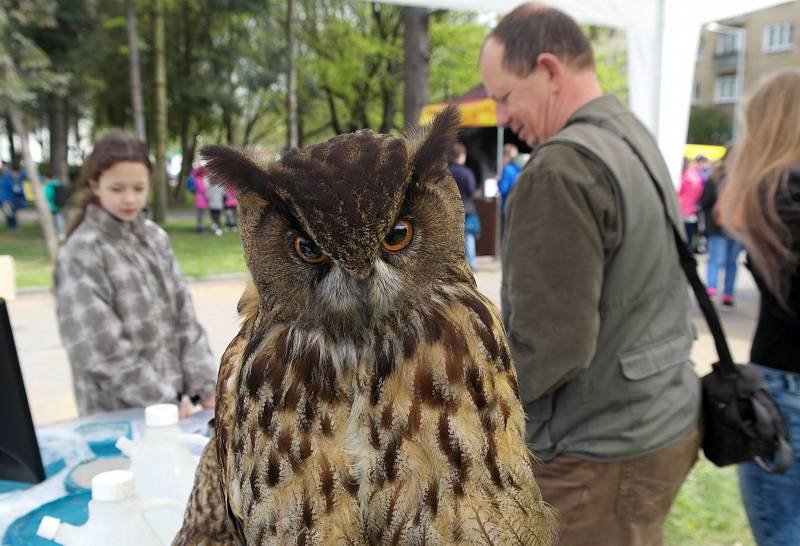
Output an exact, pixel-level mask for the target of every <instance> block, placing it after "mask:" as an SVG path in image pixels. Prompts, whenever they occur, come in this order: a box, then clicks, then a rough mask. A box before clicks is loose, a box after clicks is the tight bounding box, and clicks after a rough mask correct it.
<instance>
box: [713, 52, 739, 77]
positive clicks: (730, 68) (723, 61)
mask: <svg viewBox="0 0 800 546" xmlns="http://www.w3.org/2000/svg"><path fill="white" fill-rule="evenodd" d="M738 62H739V52H738V51H737V50H731V51H726V52H724V53H717V54H716V55H714V72H716V73H717V74H729V73H732V72H736V65H737V64H738Z"/></svg>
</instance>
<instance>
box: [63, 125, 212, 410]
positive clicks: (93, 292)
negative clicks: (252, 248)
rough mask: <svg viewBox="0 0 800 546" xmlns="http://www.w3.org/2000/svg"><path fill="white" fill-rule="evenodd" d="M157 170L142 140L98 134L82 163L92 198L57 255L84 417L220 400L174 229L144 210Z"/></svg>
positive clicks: (66, 339)
mask: <svg viewBox="0 0 800 546" xmlns="http://www.w3.org/2000/svg"><path fill="white" fill-rule="evenodd" d="M151 171H152V165H151V163H150V159H149V157H148V154H147V148H146V147H145V144H144V143H143V142H141V141H139V140H137V139H136V138H134V137H133V136H131V135H128V134H127V133H124V132H122V131H113V132H111V133H108V134H106V135H104V136H103V137H102V138H100V140H98V141H97V142H96V144H95V148H94V150H93V151H92V153H91V155H90V156H89V157H88V159H87V161H86V164H85V165H84V171H83V177H84V180H85V182H86V185H87V198H86V204H85V206H84V209H83V211H82V213H81V214H80V216H79V217H78V218H77V221H76V222H75V224H74V225H73V226H72V228H71V230H70V232H69V235H68V238H67V240H66V242H65V243H64V245H63V246H62V247H61V249H60V250H59V253H58V258H57V260H56V265H55V273H54V275H55V279H54V280H55V282H54V285H55V293H56V314H57V317H58V325H59V331H60V333H61V340H62V343H63V345H64V348H65V349H66V351H67V356H68V357H69V362H70V365H71V367H72V377H73V384H74V388H75V398H76V400H77V403H78V409H79V411H80V413H81V415H86V414H91V413H94V412H99V411H111V410H118V409H123V408H129V407H141V406H146V405H150V404H157V403H164V402H172V403H175V402H178V401H179V397H181V396H182V395H188V396H190V397H192V398H193V399H194V400H198V401H200V402H201V403H202V405H203V406H204V407H207V408H211V407H213V405H214V387H215V383H216V377H217V366H216V365H215V363H214V361H213V356H212V354H211V350H210V349H209V346H208V340H207V338H206V334H205V331H204V330H203V328H202V327H201V326H200V324H199V323H198V322H197V319H196V317H195V313H194V307H193V305H192V299H191V296H190V294H189V290H188V288H187V286H186V282H185V281H184V279H183V276H182V275H181V271H180V267H179V266H178V263H177V261H176V260H175V256H174V254H173V252H172V247H171V245H170V242H169V238H168V237H167V234H166V232H165V231H164V230H163V229H161V228H160V227H159V226H158V225H156V224H155V223H153V222H151V221H150V220H148V219H147V218H146V217H145V214H144V213H143V209H144V208H145V205H146V203H147V195H148V190H149V187H150V174H151ZM184 407H185V406H184Z"/></svg>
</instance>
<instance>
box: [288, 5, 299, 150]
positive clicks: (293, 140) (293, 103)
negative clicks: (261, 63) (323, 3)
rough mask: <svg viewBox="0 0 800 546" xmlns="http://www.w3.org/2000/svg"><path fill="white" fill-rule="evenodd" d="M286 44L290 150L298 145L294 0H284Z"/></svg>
mask: <svg viewBox="0 0 800 546" xmlns="http://www.w3.org/2000/svg"><path fill="white" fill-rule="evenodd" d="M286 7H287V10H286V11H287V13H286V44H287V56H288V59H287V61H288V62H287V66H288V69H289V74H288V80H287V81H288V83H287V89H286V113H287V118H288V119H287V131H286V132H287V135H288V137H289V138H288V142H287V147H288V148H289V149H290V150H291V149H292V148H297V147H298V146H299V145H300V137H299V135H300V131H299V129H298V123H297V65H296V63H295V43H294V42H295V39H294V23H295V21H294V11H295V0H286Z"/></svg>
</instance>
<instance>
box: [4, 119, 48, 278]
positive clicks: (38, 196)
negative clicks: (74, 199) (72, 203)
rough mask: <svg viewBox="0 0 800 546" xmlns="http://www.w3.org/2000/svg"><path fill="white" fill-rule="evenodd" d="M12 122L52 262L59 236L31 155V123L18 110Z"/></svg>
mask: <svg viewBox="0 0 800 546" xmlns="http://www.w3.org/2000/svg"><path fill="white" fill-rule="evenodd" d="M10 115H11V122H12V124H13V125H14V130H15V131H16V133H17V134H18V135H19V140H20V148H21V152H22V162H23V164H24V166H25V171H26V172H27V173H28V180H30V181H31V185H32V186H33V198H34V199H33V200H34V203H35V205H36V212H38V214H39V225H40V226H41V227H42V234H43V235H44V242H45V246H46V247H47V259H48V260H49V261H50V263H53V262H55V259H56V252H57V251H58V238H57V237H56V228H55V225H54V224H53V216H52V214H50V207H48V206H47V200H46V199H45V198H44V191H43V188H42V183H41V181H40V180H39V170H38V169H37V168H36V163H35V162H34V161H33V156H31V151H30V147H29V145H28V139H29V138H30V128H29V127H30V123H29V121H28V120H27V119H26V120H23V119H22V114H20V113H19V112H16V111H12V112H11V114H10Z"/></svg>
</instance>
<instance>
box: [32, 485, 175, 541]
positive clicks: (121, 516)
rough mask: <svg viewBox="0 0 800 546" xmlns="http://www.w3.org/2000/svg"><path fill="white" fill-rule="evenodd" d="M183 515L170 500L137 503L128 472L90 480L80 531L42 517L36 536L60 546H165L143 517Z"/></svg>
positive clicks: (78, 528) (48, 517)
mask: <svg viewBox="0 0 800 546" xmlns="http://www.w3.org/2000/svg"><path fill="white" fill-rule="evenodd" d="M157 512H165V513H177V514H181V513H182V512H183V506H182V505H181V503H179V502H178V501H176V500H173V499H151V500H140V499H139V498H137V497H136V493H135V488H134V484H133V474H132V473H131V472H130V471H128V470H112V471H109V472H103V473H102V474H98V475H97V476H95V477H94V478H92V500H90V501H89V520H88V521H87V522H86V523H85V524H84V525H82V526H80V527H75V526H74V525H70V524H69V523H62V522H61V520H59V519H56V518H52V517H50V516H45V517H44V518H42V522H41V523H40V524H39V529H38V530H37V531H36V534H37V535H39V536H40V537H42V538H45V539H47V540H52V541H54V542H56V543H58V544H63V545H64V546H169V543H167V542H163V541H162V540H161V539H160V538H159V537H158V535H157V534H156V532H155V530H154V529H153V528H152V527H151V526H150V525H149V524H148V523H147V521H146V520H145V517H144V516H145V515H146V513H157Z"/></svg>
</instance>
